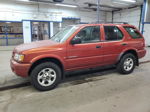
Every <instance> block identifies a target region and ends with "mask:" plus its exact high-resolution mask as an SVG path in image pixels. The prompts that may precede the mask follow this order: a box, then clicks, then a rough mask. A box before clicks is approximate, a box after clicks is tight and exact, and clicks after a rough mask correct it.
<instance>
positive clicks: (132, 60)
mask: <svg viewBox="0 0 150 112" xmlns="http://www.w3.org/2000/svg"><path fill="white" fill-rule="evenodd" d="M135 65H136V57H135V56H134V55H133V54H131V53H129V54H125V55H124V56H123V57H122V58H121V60H120V62H119V63H118V65H117V70H118V72H119V73H121V74H129V73H132V72H133V70H134V68H135Z"/></svg>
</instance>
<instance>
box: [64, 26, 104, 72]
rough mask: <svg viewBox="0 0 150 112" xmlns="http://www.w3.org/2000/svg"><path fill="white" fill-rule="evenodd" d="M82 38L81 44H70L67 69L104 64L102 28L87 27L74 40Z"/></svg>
mask: <svg viewBox="0 0 150 112" xmlns="http://www.w3.org/2000/svg"><path fill="white" fill-rule="evenodd" d="M76 37H77V38H81V41H82V42H81V43H80V44H74V45H72V44H70V43H69V44H68V46H67V60H66V62H67V69H78V68H86V67H87V68H88V67H91V66H96V65H100V64H102V62H103V56H102V49H101V47H102V43H101V41H100V40H101V33H100V26H99V25H96V26H86V27H84V28H82V29H81V30H80V31H79V32H78V33H77V35H76V36H75V37H74V38H76Z"/></svg>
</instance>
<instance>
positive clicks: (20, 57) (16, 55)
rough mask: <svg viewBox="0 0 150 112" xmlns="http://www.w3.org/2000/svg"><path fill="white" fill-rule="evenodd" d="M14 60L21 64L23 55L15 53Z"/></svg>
mask: <svg viewBox="0 0 150 112" xmlns="http://www.w3.org/2000/svg"><path fill="white" fill-rule="evenodd" d="M14 60H16V61H19V62H22V61H23V60H24V55H22V54H18V53H15V54H14Z"/></svg>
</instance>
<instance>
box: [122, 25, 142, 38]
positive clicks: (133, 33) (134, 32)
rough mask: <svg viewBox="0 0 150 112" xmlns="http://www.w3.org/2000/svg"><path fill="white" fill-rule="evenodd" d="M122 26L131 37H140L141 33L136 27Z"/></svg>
mask: <svg viewBox="0 0 150 112" xmlns="http://www.w3.org/2000/svg"><path fill="white" fill-rule="evenodd" d="M124 28H125V30H126V31H127V32H128V33H129V35H130V36H131V37H132V38H133V39H136V38H142V36H141V34H140V33H139V32H138V31H137V29H135V28H132V27H128V26H124Z"/></svg>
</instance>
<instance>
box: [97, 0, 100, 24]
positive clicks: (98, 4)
mask: <svg viewBox="0 0 150 112" xmlns="http://www.w3.org/2000/svg"><path fill="white" fill-rule="evenodd" d="M97 23H100V0H97Z"/></svg>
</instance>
